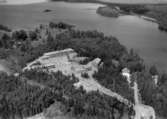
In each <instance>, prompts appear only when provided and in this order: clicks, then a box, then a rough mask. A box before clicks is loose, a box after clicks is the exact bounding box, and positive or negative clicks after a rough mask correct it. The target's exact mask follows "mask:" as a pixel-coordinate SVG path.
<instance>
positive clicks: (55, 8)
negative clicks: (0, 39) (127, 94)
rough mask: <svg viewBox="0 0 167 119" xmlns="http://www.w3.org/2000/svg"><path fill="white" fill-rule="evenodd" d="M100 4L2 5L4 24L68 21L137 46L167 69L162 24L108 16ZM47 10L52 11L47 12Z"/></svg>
mask: <svg viewBox="0 0 167 119" xmlns="http://www.w3.org/2000/svg"><path fill="white" fill-rule="evenodd" d="M99 6H102V5H100V4H90V3H65V2H46V3H38V4H31V5H1V6H0V24H4V25H7V26H9V27H11V28H16V29H18V28H27V29H31V28H34V27H35V26H36V25H39V24H47V23H48V22H49V21H55V22H56V21H64V22H67V23H70V24H74V25H76V26H77V28H79V29H84V30H87V29H92V30H94V29H95V30H99V31H102V32H104V33H105V34H106V35H113V36H115V37H117V38H118V39H119V41H120V42H121V43H122V44H123V45H125V46H126V47H127V48H128V49H130V48H134V49H135V51H136V52H137V53H139V54H140V56H141V57H142V58H143V59H144V60H145V62H146V63H147V64H149V65H152V64H154V65H156V66H158V68H159V69H161V71H167V61H166V59H167V33H165V32H161V31H159V30H158V25H157V24H156V23H153V22H149V21H146V20H143V19H141V18H139V17H137V16H128V15H127V16H120V17H119V18H108V17H103V16H100V15H98V14H96V9H97V8H98V7H99ZM45 9H50V10H52V11H51V12H47V13H44V12H43V11H44V10H45Z"/></svg>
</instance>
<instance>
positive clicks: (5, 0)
mask: <svg viewBox="0 0 167 119" xmlns="http://www.w3.org/2000/svg"><path fill="white" fill-rule="evenodd" d="M45 1H46V0H0V3H1V4H9V5H20V4H32V3H40V2H45Z"/></svg>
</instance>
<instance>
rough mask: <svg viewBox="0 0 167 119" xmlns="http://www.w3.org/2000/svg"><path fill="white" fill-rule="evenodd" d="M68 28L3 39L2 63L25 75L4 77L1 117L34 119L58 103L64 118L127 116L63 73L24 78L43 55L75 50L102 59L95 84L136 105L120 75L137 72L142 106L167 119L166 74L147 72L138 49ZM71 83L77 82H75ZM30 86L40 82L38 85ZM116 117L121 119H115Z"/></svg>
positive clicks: (32, 74) (55, 26) (23, 32)
mask: <svg viewBox="0 0 167 119" xmlns="http://www.w3.org/2000/svg"><path fill="white" fill-rule="evenodd" d="M69 26H71V25H68V24H66V23H62V22H60V23H54V22H51V23H50V24H49V25H48V28H47V29H48V30H46V29H45V28H44V27H43V26H42V25H40V27H39V28H36V29H35V30H32V31H26V30H18V31H12V33H11V35H8V34H7V33H4V34H3V36H2V37H1V38H0V52H1V53H0V57H1V59H5V60H7V61H11V62H12V63H13V72H19V73H20V75H19V76H18V77H15V76H13V75H11V76H8V75H6V74H4V73H2V75H0V100H2V101H0V102H1V105H0V110H2V111H0V112H1V113H0V115H1V117H2V118H3V119H8V118H9V117H10V118H14V117H15V118H18V117H19V118H23V117H27V116H32V115H35V114H37V113H40V112H42V111H44V110H45V109H46V108H48V107H49V106H50V105H52V104H53V103H55V102H56V101H58V102H61V104H62V107H64V108H62V112H63V113H66V114H70V115H72V116H74V117H76V118H77V117H78V118H81V117H84V116H85V117H87V116H88V117H92V118H93V117H96V118H97V119H98V118H99V119H101V118H106V119H108V118H112V119H119V118H121V117H122V115H123V113H124V112H126V111H127V110H128V111H129V110H130V107H127V106H125V105H124V104H122V103H121V102H119V101H118V100H116V99H113V98H111V97H108V96H106V95H102V94H100V93H99V92H98V91H97V92H90V93H86V92H85V90H84V89H83V88H82V87H81V88H80V89H76V88H75V87H74V86H73V84H74V83H75V82H77V81H78V79H77V78H75V76H64V75H62V73H61V72H57V73H51V74H50V73H48V72H47V71H43V70H41V69H38V70H30V71H24V72H22V70H21V69H22V68H23V67H25V66H26V64H27V63H28V62H30V61H33V60H34V59H36V58H38V57H39V56H41V55H42V54H43V53H45V52H49V51H54V50H62V49H65V48H73V49H74V50H75V51H76V52H77V53H78V55H80V56H86V57H89V58H97V57H99V58H101V59H102V62H103V67H100V68H99V71H98V72H95V74H94V77H95V79H96V80H97V81H98V82H99V83H100V84H102V85H103V86H105V87H107V88H109V89H111V90H112V91H115V92H117V93H119V94H121V95H122V96H123V97H125V98H127V99H129V100H130V101H132V102H133V93H132V89H130V86H129V85H128V82H126V80H125V78H124V77H123V76H122V75H121V70H122V68H124V67H127V68H129V69H130V71H131V73H136V72H137V74H138V75H137V76H138V77H137V81H138V83H139V88H140V93H141V95H142V97H143V98H142V101H143V102H144V104H148V105H151V106H153V107H154V109H155V110H156V113H157V114H158V115H160V116H165V117H167V114H166V111H167V100H166V99H167V95H166V94H167V74H165V73H164V74H161V73H160V72H158V71H157V69H156V67H155V66H152V67H150V68H147V67H148V66H146V65H145V64H144V61H143V60H142V59H141V58H140V56H139V55H138V54H136V53H135V52H134V50H133V49H131V50H130V51H128V50H127V49H126V47H124V46H123V45H121V44H120V43H119V41H118V39H117V38H115V37H113V36H105V35H104V34H103V33H101V32H98V31H96V30H94V31H81V30H77V29H74V28H71V27H69ZM43 29H45V30H46V34H45V36H46V37H45V39H44V38H42V36H41V34H40V32H41V30H43ZM55 29H56V30H57V31H59V32H57V31H56V30H55ZM39 39H43V41H42V42H41V40H39ZM34 43H36V45H34ZM155 74H158V75H159V77H160V78H159V82H158V85H157V86H156V85H155V83H154V81H153V79H152V77H151V76H152V75H155ZM71 77H72V79H73V80H70V78H71ZM29 82H35V83H34V84H35V85H32V83H29ZM20 94H21V95H20ZM20 100H21V101H20ZM115 110H117V112H118V114H116V112H115ZM9 112H10V113H9ZM116 115H119V117H117V118H116V117H115V116H116ZM90 119H91V118H90Z"/></svg>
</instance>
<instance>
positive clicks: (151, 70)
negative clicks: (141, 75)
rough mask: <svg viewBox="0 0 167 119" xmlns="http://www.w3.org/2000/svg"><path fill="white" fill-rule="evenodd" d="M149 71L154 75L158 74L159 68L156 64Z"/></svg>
mask: <svg viewBox="0 0 167 119" xmlns="http://www.w3.org/2000/svg"><path fill="white" fill-rule="evenodd" d="M149 72H150V74H151V75H153V76H154V75H157V74H158V70H157V68H156V66H151V67H150V70H149Z"/></svg>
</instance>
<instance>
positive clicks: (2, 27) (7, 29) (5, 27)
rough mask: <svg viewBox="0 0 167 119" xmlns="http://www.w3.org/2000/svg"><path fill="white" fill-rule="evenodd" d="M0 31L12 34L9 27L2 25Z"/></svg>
mask: <svg viewBox="0 0 167 119" xmlns="http://www.w3.org/2000/svg"><path fill="white" fill-rule="evenodd" d="M0 30H3V31H7V32H11V31H12V30H11V29H10V28H9V27H7V26H4V25H2V24H0Z"/></svg>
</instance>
